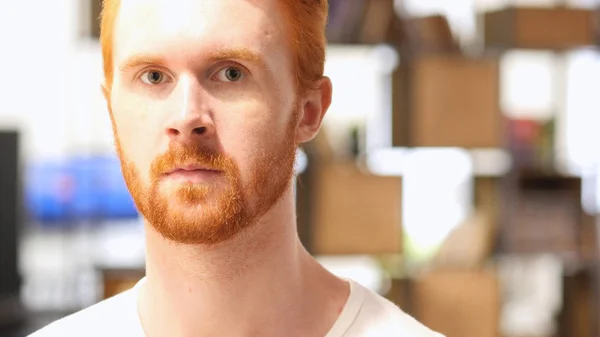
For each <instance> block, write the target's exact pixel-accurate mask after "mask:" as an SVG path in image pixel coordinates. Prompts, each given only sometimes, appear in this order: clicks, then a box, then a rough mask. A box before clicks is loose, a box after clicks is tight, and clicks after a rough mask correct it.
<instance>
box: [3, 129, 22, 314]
mask: <svg viewBox="0 0 600 337" xmlns="http://www.w3.org/2000/svg"><path fill="white" fill-rule="evenodd" d="M19 168H20V167H19V133H18V132H16V131H0V326H2V325H9V324H14V323H15V322H16V321H18V320H20V319H22V315H23V310H22V306H21V302H20V300H19V299H20V288H21V277H20V275H19V269H18V231H19V229H20V227H21V216H22V214H21V206H22V205H21V202H20V200H19V199H20V196H21V186H20V175H19Z"/></svg>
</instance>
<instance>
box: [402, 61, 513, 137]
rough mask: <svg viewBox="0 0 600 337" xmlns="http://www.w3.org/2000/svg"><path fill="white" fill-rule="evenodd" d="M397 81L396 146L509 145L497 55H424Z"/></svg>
mask: <svg viewBox="0 0 600 337" xmlns="http://www.w3.org/2000/svg"><path fill="white" fill-rule="evenodd" d="M393 81H394V82H393V86H394V87H393V90H394V91H393V98H392V99H393V102H392V103H393V118H392V119H393V121H392V128H393V132H392V138H393V145H394V146H423V147H425V146H440V147H446V146H449V147H454V146H456V147H465V148H487V147H492V148H494V147H503V146H504V144H505V135H504V131H503V130H504V118H503V116H502V114H501V112H500V108H499V100H500V97H499V95H500V89H499V62H498V59H497V58H492V57H486V58H467V57H463V56H460V55H422V56H420V57H416V58H414V59H411V60H408V61H406V62H405V63H404V64H402V65H401V66H400V67H399V69H398V70H397V71H396V73H395V74H394V78H393Z"/></svg>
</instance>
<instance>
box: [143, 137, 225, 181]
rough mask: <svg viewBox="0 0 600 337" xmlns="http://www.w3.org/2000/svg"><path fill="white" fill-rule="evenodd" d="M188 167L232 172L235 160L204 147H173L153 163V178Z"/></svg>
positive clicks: (151, 168)
mask: <svg viewBox="0 0 600 337" xmlns="http://www.w3.org/2000/svg"><path fill="white" fill-rule="evenodd" d="M186 166H202V167H203V168H206V169H209V170H214V171H225V172H229V173H230V172H231V169H232V167H233V166H234V165H233V160H232V159H231V158H229V157H228V156H227V155H225V154H224V153H220V152H218V151H217V150H215V149H214V148H210V147H207V146H204V145H171V146H169V149H168V151H167V152H165V153H164V154H162V155H160V156H158V157H157V158H155V159H154V160H153V161H152V164H151V166H150V173H151V175H152V177H153V178H155V179H156V178H158V177H160V176H161V175H163V174H166V173H168V172H171V171H173V170H176V169H177V168H181V167H186Z"/></svg>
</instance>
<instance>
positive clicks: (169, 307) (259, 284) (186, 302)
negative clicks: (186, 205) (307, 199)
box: [139, 190, 348, 337]
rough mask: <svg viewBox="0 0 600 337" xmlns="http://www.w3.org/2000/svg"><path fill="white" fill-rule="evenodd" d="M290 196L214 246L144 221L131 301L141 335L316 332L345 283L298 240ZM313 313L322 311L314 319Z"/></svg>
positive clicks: (330, 317) (328, 321)
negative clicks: (140, 267) (187, 241)
mask: <svg viewBox="0 0 600 337" xmlns="http://www.w3.org/2000/svg"><path fill="white" fill-rule="evenodd" d="M293 199H294V198H293V195H292V193H291V190H290V191H288V192H286V194H285V195H284V196H283V197H282V198H281V199H280V200H279V201H278V202H277V204H276V205H274V207H273V208H272V209H271V211H270V212H269V213H267V214H266V215H265V216H264V217H263V218H262V219H261V220H260V221H259V222H258V223H257V224H255V225H254V226H253V227H251V228H248V229H247V230H245V231H244V232H242V233H240V234H239V235H237V236H236V237H235V238H233V239H231V240H229V241H227V242H225V243H221V244H219V245H213V246H186V245H180V244H175V243H172V242H169V241H166V240H165V239H164V238H163V237H162V236H161V235H160V234H158V233H157V232H156V231H154V230H153V228H152V226H150V225H147V226H146V241H147V254H146V255H147V258H146V282H145V283H144V285H143V286H142V288H141V290H140V291H141V292H140V300H139V310H140V317H141V320H142V325H143V326H144V328H145V330H146V333H147V335H148V336H149V337H152V336H166V335H169V336H181V337H185V336H199V335H201V336H240V337H242V336H282V335H287V334H289V331H303V330H304V331H305V332H310V333H311V334H312V333H315V331H314V330H313V329H317V330H319V331H318V332H317V335H318V334H321V335H323V336H324V335H325V333H326V332H327V330H328V328H329V327H330V326H331V325H332V324H333V321H335V318H336V317H337V315H338V314H339V312H340V311H341V308H342V307H343V304H344V303H345V300H346V298H347V295H348V294H347V289H346V288H347V286H346V285H345V284H342V283H343V282H341V281H340V280H338V279H337V278H334V277H333V276H332V275H331V274H329V273H327V272H326V271H325V270H324V269H323V268H321V267H320V265H318V263H316V262H315V261H314V259H312V257H310V255H309V254H308V253H307V252H306V250H305V249H304V248H303V247H302V245H301V244H300V242H299V239H298V235H297V231H296V223H295V217H296V215H295V212H294V200H293ZM332 297H333V298H334V300H333V301H332V300H331V299H332ZM323 299H329V300H328V303H325V304H324V303H321V302H322V301H323ZM315 307H317V308H315ZM318 307H321V308H320V309H319V308H318ZM311 310H312V311H311ZM311 312H312V313H313V314H310V313H311ZM315 313H316V314H315ZM315 315H321V317H325V318H324V319H321V320H322V323H315V321H314V320H315V319H317V317H319V316H315ZM323 315H325V316H323ZM274 317H277V322H274V320H273V318H274ZM299 317H300V319H299ZM307 327H310V328H311V330H310V331H306V329H307ZM322 330H324V331H322Z"/></svg>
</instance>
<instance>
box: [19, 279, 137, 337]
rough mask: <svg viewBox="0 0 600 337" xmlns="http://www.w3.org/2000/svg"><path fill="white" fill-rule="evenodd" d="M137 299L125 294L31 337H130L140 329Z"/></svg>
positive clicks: (132, 294)
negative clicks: (131, 332)
mask: <svg viewBox="0 0 600 337" xmlns="http://www.w3.org/2000/svg"><path fill="white" fill-rule="evenodd" d="M135 303H136V296H135V295H134V293H133V290H129V291H126V292H124V293H122V294H119V295H117V296H114V297H112V298H110V299H107V300H104V301H102V302H99V303H97V304H95V305H93V306H91V307H89V308H86V309H83V310H81V311H79V312H77V313H74V314H72V315H69V316H67V317H64V318H62V319H60V320H57V321H55V322H53V323H51V324H49V325H47V326H46V327H44V328H42V329H40V330H38V331H36V332H34V333H33V334H31V335H29V337H58V336H60V337H80V336H90V337H96V336H98V337H100V336H131V335H130V334H129V333H128V332H127V331H132V330H135V329H137V326H138V325H139V321H138V320H137V312H136V309H135V307H136V304H135Z"/></svg>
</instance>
